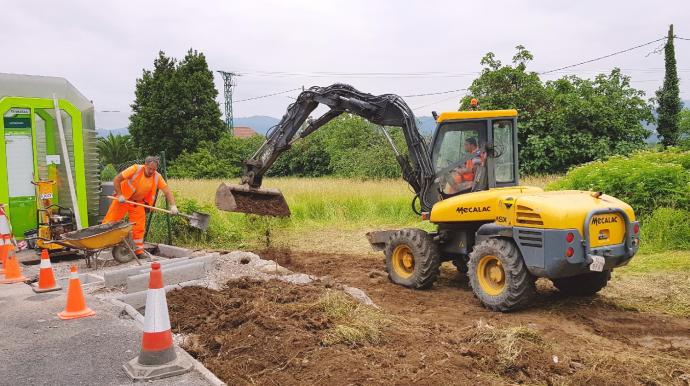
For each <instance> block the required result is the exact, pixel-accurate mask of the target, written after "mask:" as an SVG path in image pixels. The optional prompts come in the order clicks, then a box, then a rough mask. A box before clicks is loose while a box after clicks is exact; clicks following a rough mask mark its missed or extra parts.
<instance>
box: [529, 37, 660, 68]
mask: <svg viewBox="0 0 690 386" xmlns="http://www.w3.org/2000/svg"><path fill="white" fill-rule="evenodd" d="M662 40H666V37H663V38H660V39H656V40H652V41H651V42H647V43H643V44H640V45H637V46H635V47H630V48H626V49H624V50H621V51H616V52H614V53H611V54H608V55H604V56H600V57H598V58H594V59H590V60H585V61H584V62H579V63H575V64H570V65H568V66H563V67H560V68H556V69H553V70H548V71H543V72H540V73H539V75H546V74H550V73H552V72H556V71H561V70H565V69H567V68H572V67H577V66H581V65H583V64H587V63H592V62H596V61H599V60H602V59H606V58H610V57H612V56H616V55H620V54H623V53H626V52H630V51H632V50H636V49H638V48H642V47H645V46H648V45H650V44H654V43H657V42H660V41H662Z"/></svg>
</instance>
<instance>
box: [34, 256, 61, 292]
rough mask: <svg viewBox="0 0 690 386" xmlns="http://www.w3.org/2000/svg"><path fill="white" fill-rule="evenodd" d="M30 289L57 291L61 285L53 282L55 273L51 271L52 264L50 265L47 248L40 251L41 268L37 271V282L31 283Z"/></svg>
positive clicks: (35, 290)
mask: <svg viewBox="0 0 690 386" xmlns="http://www.w3.org/2000/svg"><path fill="white" fill-rule="evenodd" d="M31 289H33V290H34V292H39V293H42V292H50V291H59V290H61V289H62V287H61V286H60V285H59V284H57V283H56V282H55V274H54V273H53V266H52V265H50V256H48V250H47V249H43V250H42V251H41V269H40V270H39V271H38V284H37V285H36V284H32V285H31Z"/></svg>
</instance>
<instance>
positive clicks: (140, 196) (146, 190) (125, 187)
mask: <svg viewBox="0 0 690 386" xmlns="http://www.w3.org/2000/svg"><path fill="white" fill-rule="evenodd" d="M158 164H159V161H158V157H153V156H149V157H146V159H145V160H144V164H143V165H132V166H130V167H128V168H127V169H125V170H123V171H122V172H121V173H119V174H118V175H117V176H115V179H114V180H113V187H114V189H115V197H117V200H113V202H112V203H111V204H110V208H109V209H108V213H107V214H106V215H105V218H104V219H103V224H107V223H111V222H116V221H120V220H122V218H123V217H125V214H129V221H130V222H133V223H134V226H133V227H132V239H133V240H134V244H135V246H136V249H135V250H134V252H135V253H136V254H137V256H141V255H144V254H146V251H144V234H145V232H146V211H145V210H144V207H142V206H139V205H132V204H129V203H127V201H133V202H136V203H140V204H146V205H153V204H154V200H155V197H156V191H157V190H158V189H160V190H161V191H162V192H163V194H165V199H166V201H167V202H168V204H169V205H170V213H171V214H174V215H175V214H178V213H179V211H178V209H177V206H176V205H175V197H173V195H172V192H171V191H170V189H169V188H168V184H167V183H166V182H165V180H164V179H163V177H161V175H160V174H159V173H158V171H157V170H158Z"/></svg>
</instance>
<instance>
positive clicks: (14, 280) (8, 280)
mask: <svg viewBox="0 0 690 386" xmlns="http://www.w3.org/2000/svg"><path fill="white" fill-rule="evenodd" d="M26 280H28V279H27V278H26V276H23V275H22V276H19V277H15V278H14V279H5V280H0V284H12V283H19V282H22V281H26Z"/></svg>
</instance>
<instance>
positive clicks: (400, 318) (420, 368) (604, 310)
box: [168, 250, 690, 385]
mask: <svg viewBox="0 0 690 386" xmlns="http://www.w3.org/2000/svg"><path fill="white" fill-rule="evenodd" d="M259 255H261V256H262V257H263V258H265V259H272V260H275V261H277V262H278V263H280V264H281V265H283V266H285V267H287V268H289V269H291V270H293V271H296V272H304V273H307V274H311V275H317V276H326V278H325V279H324V280H322V281H320V282H316V283H314V284H310V285H295V284H288V283H283V282H278V281H269V282H258V281H251V280H246V279H244V280H240V281H230V282H228V285H227V287H226V288H225V289H222V290H220V291H213V290H209V289H203V288H185V289H182V290H178V291H174V292H172V293H170V294H169V296H168V303H169V305H170V311H171V321H172V324H173V332H175V333H183V334H185V336H187V339H186V341H185V343H184V346H185V348H187V349H188V350H189V351H190V352H191V353H192V354H193V355H194V356H196V357H197V358H199V359H200V360H201V361H202V362H203V363H204V365H206V366H207V367H208V368H209V369H210V370H211V371H212V372H214V373H215V374H216V375H217V376H218V377H219V378H221V379H222V380H224V381H225V382H227V383H228V384H232V385H244V384H261V385H301V384H324V385H370V384H385V385H408V384H417V385H441V384H443V385H446V384H457V385H465V384H548V385H552V384H575V385H579V384H588V385H667V384H671V385H690V320H687V319H683V318H674V317H671V316H665V315H656V314H645V313H638V312H635V311H626V310H621V309H620V308H618V307H616V306H615V305H613V304H610V303H609V302H607V300H606V298H604V297H602V296H595V297H590V298H566V297H562V296H560V295H559V294H558V292H557V291H556V290H555V289H553V287H551V286H550V284H549V283H547V282H543V283H542V282H539V283H538V284H539V290H540V291H539V296H538V298H537V299H536V300H535V301H534V303H533V304H532V306H531V307H530V308H528V309H526V310H522V311H519V312H514V313H509V314H502V313H496V312H491V311H488V310H486V309H484V308H483V307H481V305H480V304H479V302H478V301H477V300H476V299H475V298H474V296H473V295H472V292H471V291H470V289H469V286H468V283H467V278H466V277H465V276H463V275H461V274H459V273H458V272H457V271H455V270H454V269H453V268H452V266H450V267H446V266H445V265H444V267H443V269H442V276H441V278H440V279H439V281H438V282H437V283H436V284H435V285H434V287H433V288H432V289H430V290H427V291H413V290H408V289H406V288H402V287H400V286H397V285H394V284H392V283H390V282H389V281H388V279H387V277H386V274H385V273H384V272H383V271H382V269H383V259H382V257H372V256H367V255H340V254H323V253H309V252H306V253H305V252H290V251H289V250H268V251H262V252H259ZM614 275H615V274H614ZM614 280H615V279H614ZM338 283H342V284H347V285H350V286H354V287H358V288H361V289H363V290H364V291H366V292H367V294H368V295H369V296H370V297H371V299H372V300H373V301H374V302H375V303H376V304H377V305H378V306H379V307H380V311H381V313H383V314H385V315H387V316H389V317H390V318H391V322H390V324H388V325H386V327H385V328H384V329H383V330H382V339H381V340H380V342H376V343H364V344H356V345H348V344H335V345H324V343H323V337H324V334H325V333H327V332H328V331H329V330H330V329H332V328H333V325H334V323H335V321H334V320H333V319H332V318H330V317H329V316H328V315H327V314H325V313H324V312H323V310H321V309H319V308H318V307H314V306H313V305H314V303H315V302H317V301H318V299H320V298H321V297H322V296H323V295H324V293H326V292H327V291H332V290H333V289H332V288H334V287H337V284H338Z"/></svg>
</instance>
